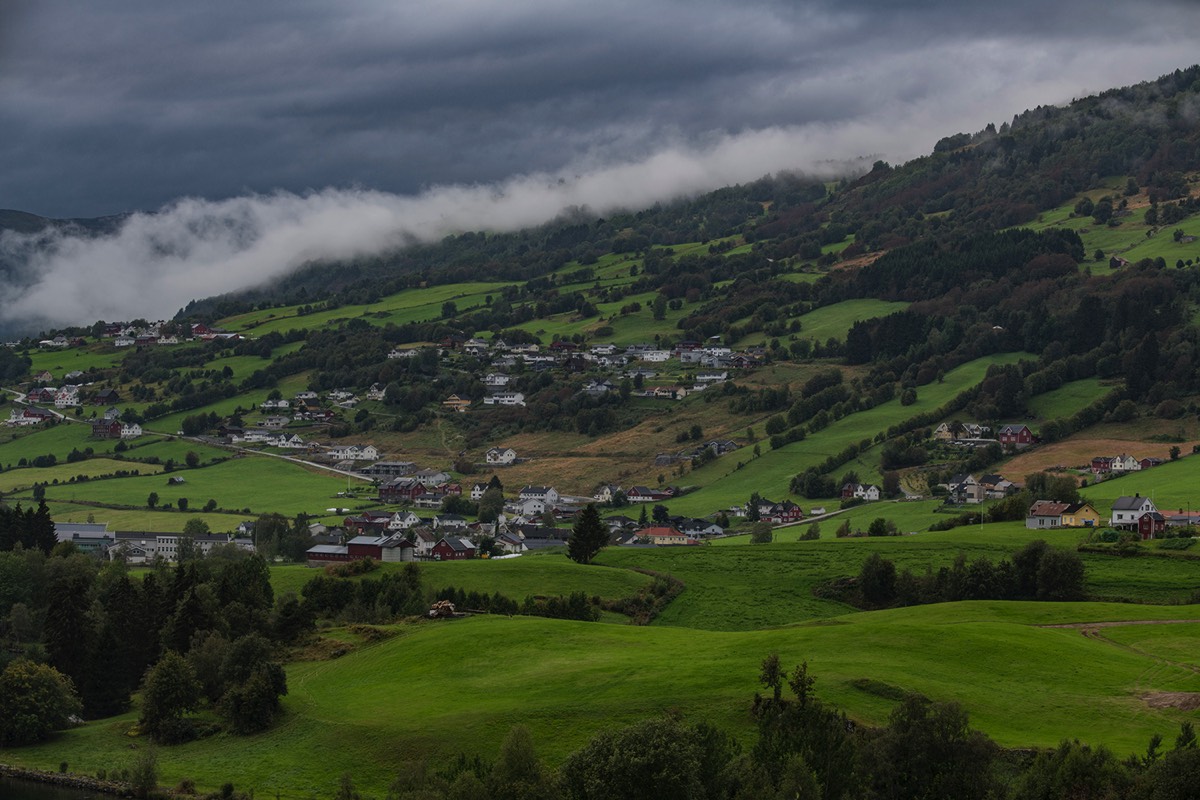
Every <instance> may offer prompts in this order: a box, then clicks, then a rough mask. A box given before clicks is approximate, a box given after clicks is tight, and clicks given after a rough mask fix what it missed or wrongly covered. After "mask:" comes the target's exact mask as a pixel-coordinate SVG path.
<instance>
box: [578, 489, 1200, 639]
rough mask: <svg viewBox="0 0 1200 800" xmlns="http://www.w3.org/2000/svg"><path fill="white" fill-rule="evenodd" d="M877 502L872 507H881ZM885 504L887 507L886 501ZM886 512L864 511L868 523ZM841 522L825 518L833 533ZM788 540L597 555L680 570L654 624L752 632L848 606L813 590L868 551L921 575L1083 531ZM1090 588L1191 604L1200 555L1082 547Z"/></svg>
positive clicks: (1008, 529)
mask: <svg viewBox="0 0 1200 800" xmlns="http://www.w3.org/2000/svg"><path fill="white" fill-rule="evenodd" d="M878 505H879V504H876V506H878ZM883 505H889V504H883ZM875 516H884V517H887V516H888V514H887V513H886V511H884V510H883V509H880V510H879V511H869V512H865V513H864V514H863V516H862V518H861V520H860V522H861V523H862V524H863V525H864V526H865V524H867V523H868V522H869V519H873V518H874V517H875ZM838 524H839V520H838V519H836V518H835V519H833V520H829V521H827V522H824V523H822V525H821V527H822V534H823V535H824V536H826V537H828V536H831V535H832V533H833V531H834V529H835V528H836V527H837V525H838ZM790 530H791V531H795V533H792V534H791V535H790V536H789V537H788V539H790V541H788V540H787V539H784V538H783V537H780V538H781V539H782V541H779V542H776V543H773V544H769V545H750V544H747V543H745V542H746V540H745V538H744V537H737V538H736V539H735V540H733V542H734V543H730V544H725V545H722V546H716V545H714V546H712V547H676V548H658V549H651V550H640V549H639V550H631V549H619V548H610V549H608V550H605V551H604V552H603V553H602V554H601V556H600V559H599V560H600V562H601V563H604V564H609V565H612V566H622V567H632V566H640V567H643V568H646V569H651V570H654V571H656V572H664V573H669V574H671V575H674V576H675V577H677V578H679V579H680V580H682V581H683V583H684V584H685V586H686V587H687V588H686V589H685V590H684V592H683V594H682V595H680V597H679V599H677V600H676V601H675V602H674V603H672V604H671V605H670V606H669V607H668V608H667V609H666V610H665V611H664V612H663V614H662V615H661V616H660V617H659V618H658V619H657V620H656V623H655V624H661V625H681V626H685V627H690V628H703V629H709V630H727V631H734V630H746V629H759V628H769V627H775V626H780V625H789V624H794V623H797V622H802V621H805V620H810V619H818V618H827V617H834V616H838V615H841V614H844V613H846V612H847V611H848V610H850V609H849V608H848V607H847V606H846V605H845V604H843V603H840V602H836V601H832V600H826V599H822V598H818V597H815V596H814V595H813V588H814V587H816V586H818V585H820V584H822V583H824V582H826V581H828V580H830V579H832V578H838V577H847V576H851V575H857V574H858V571H859V569H860V567H861V566H862V563H863V562H864V561H865V560H866V559H867V556H869V555H870V554H871V553H879V554H881V555H883V556H884V557H886V558H888V559H890V560H892V561H893V562H894V563H895V564H896V569H897V570H903V569H909V570H911V571H912V572H913V573H915V574H918V575H921V574H924V573H925V571H926V570H927V569H931V570H934V571H936V570H937V569H938V568H940V567H948V566H950V565H951V564H952V563H953V561H954V559H955V558H956V557H957V556H958V555H959V554H962V555H964V556H965V557H966V558H967V560H968V561H971V560H974V559H976V558H979V557H981V556H982V557H986V558H988V559H989V560H991V561H992V562H993V563H998V562H999V561H1001V560H1002V559H1005V558H1008V557H1009V556H1011V554H1012V553H1013V552H1014V551H1015V550H1017V549H1019V548H1020V547H1022V546H1024V545H1025V544H1026V543H1028V542H1029V541H1032V540H1034V539H1045V540H1046V541H1048V542H1049V543H1051V544H1052V545H1054V546H1057V547H1063V548H1067V549H1073V548H1074V547H1075V546H1076V544H1078V542H1079V541H1080V539H1081V536H1082V534H1081V533H1080V532H1078V531H1070V530H1055V531H1030V530H1026V529H1025V528H1024V525H1023V523H998V524H990V525H985V526H983V529H980V528H978V527H976V526H969V527H963V528H956V529H954V530H951V531H945V532H938V533H921V534H918V535H916V536H896V537H883V538H848V539H822V540H820V541H806V542H799V541H795V537H796V536H798V535H799V531H802V530H803V527H800V528H792V529H790ZM1080 556H1081V558H1082V559H1083V561H1084V566H1085V569H1086V575H1087V586H1086V588H1087V591H1088V592H1089V594H1092V595H1095V596H1097V597H1104V598H1109V599H1122V600H1131V601H1134V602H1158V603H1166V602H1185V601H1187V599H1188V598H1189V596H1190V595H1191V592H1192V589H1193V588H1194V587H1196V586H1200V561H1192V560H1183V559H1168V558H1152V557H1142V558H1121V557H1119V556H1115V555H1106V554H1104V555H1101V554H1093V553H1081V554H1080Z"/></svg>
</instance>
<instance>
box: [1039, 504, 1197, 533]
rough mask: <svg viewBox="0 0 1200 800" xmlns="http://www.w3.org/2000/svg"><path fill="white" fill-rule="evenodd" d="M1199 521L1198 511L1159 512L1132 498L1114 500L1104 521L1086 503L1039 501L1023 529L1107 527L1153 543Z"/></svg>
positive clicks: (1151, 506)
mask: <svg viewBox="0 0 1200 800" xmlns="http://www.w3.org/2000/svg"><path fill="white" fill-rule="evenodd" d="M1198 521H1200V511H1198V512H1191V511H1182V510H1180V511H1159V510H1158V508H1157V507H1156V506H1155V505H1154V501H1153V500H1151V499H1150V498H1149V497H1142V496H1141V495H1138V494H1135V495H1133V496H1132V497H1129V496H1122V497H1118V498H1117V499H1116V500H1114V501H1113V504H1112V509H1111V511H1110V512H1109V516H1108V518H1107V520H1106V519H1105V518H1104V517H1102V516H1101V515H1100V513H1099V512H1098V511H1097V510H1096V508H1095V506H1093V505H1092V504H1091V503H1088V502H1083V503H1058V502H1055V501H1053V500H1038V501H1037V502H1035V503H1034V504H1033V505H1032V506H1030V507H1029V513H1028V514H1027V515H1026V517H1025V527H1026V528H1030V529H1037V530H1043V529H1048V528H1099V527H1102V526H1103V525H1105V524H1106V523H1107V526H1108V527H1110V528H1115V529H1116V530H1124V531H1136V532H1137V533H1138V534H1139V535H1140V536H1141V538H1142V539H1154V538H1157V537H1158V536H1160V535H1161V534H1162V533H1163V532H1165V531H1166V529H1167V528H1168V527H1177V526H1187V525H1195V524H1196V523H1197V522H1198Z"/></svg>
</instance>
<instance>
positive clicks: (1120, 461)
mask: <svg viewBox="0 0 1200 800" xmlns="http://www.w3.org/2000/svg"><path fill="white" fill-rule="evenodd" d="M1161 463H1163V460H1162V459H1161V458H1150V457H1147V458H1137V457H1135V456H1129V455H1125V454H1124V453H1122V454H1121V455H1119V456H1096V457H1095V458H1093V459H1092V465H1091V468H1092V474H1093V475H1097V476H1099V475H1109V474H1124V473H1126V472H1138V471H1140V470H1143V469H1150V468H1151V467H1157V466H1158V465H1159V464H1161Z"/></svg>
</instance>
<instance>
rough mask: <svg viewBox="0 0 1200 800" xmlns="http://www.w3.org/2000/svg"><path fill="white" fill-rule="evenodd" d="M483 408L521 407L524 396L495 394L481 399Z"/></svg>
mask: <svg viewBox="0 0 1200 800" xmlns="http://www.w3.org/2000/svg"><path fill="white" fill-rule="evenodd" d="M483 404H484V405H485V406H523V405H525V395H523V394H521V393H520V392H496V393H495V394H493V395H489V396H487V397H485V398H483Z"/></svg>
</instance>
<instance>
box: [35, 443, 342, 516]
mask: <svg viewBox="0 0 1200 800" xmlns="http://www.w3.org/2000/svg"><path fill="white" fill-rule="evenodd" d="M172 474H173V475H176V476H179V477H182V478H184V480H185V481H186V483H184V484H182V485H178V486H168V485H167V481H166V478H165V477H163V476H162V475H155V476H153V477H137V478H124V479H121V480H111V481H96V482H89V483H78V484H69V485H66V486H63V485H59V486H50V487H48V488H47V489H46V498H47V500H48V501H50V500H53V501H58V502H64V503H71V502H75V501H88V502H92V503H101V504H112V505H116V506H135V507H138V506H140V507H144V506H145V505H146V498H147V497H148V496H149V494H150V492H156V493H157V494H158V496H159V502H160V503H161V504H164V505H165V504H166V503H173V504H174V503H177V502H178V499H179V498H180V497H186V498H188V500H189V502H190V505H191V507H193V508H198V507H199V506H202V505H203V504H204V503H205V502H207V501H208V500H209V499H210V498H211V499H215V500H216V501H217V504H218V505H219V506H220V507H221V508H239V509H240V508H249V509H251V511H252V513H253V514H262V513H270V512H279V513H281V514H285V515H287V516H288V517H293V516H295V515H296V514H298V513H300V512H301V511H303V512H306V513H308V514H310V515H313V516H323V515H324V513H325V511H324V509H325V508H327V507H329V506H331V505H335V504H336V505H345V506H350V507H356V504H355V502H353V501H348V500H346V499H345V498H338V499H337V501H336V503H335V500H334V495H336V494H337V493H338V492H340V491H345V488H346V481H345V479H344V478H339V477H336V476H331V475H325V474H318V473H315V472H312V471H310V470H308V469H306V468H304V467H301V466H299V465H297V464H293V463H291V462H289V461H284V460H282V459H278V458H270V457H267V456H246V457H242V458H234V459H230V460H229V461H225V462H223V463H221V464H216V465H214V466H211V467H203V468H199V469H185V470H178V471H176V472H174V473H172Z"/></svg>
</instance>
